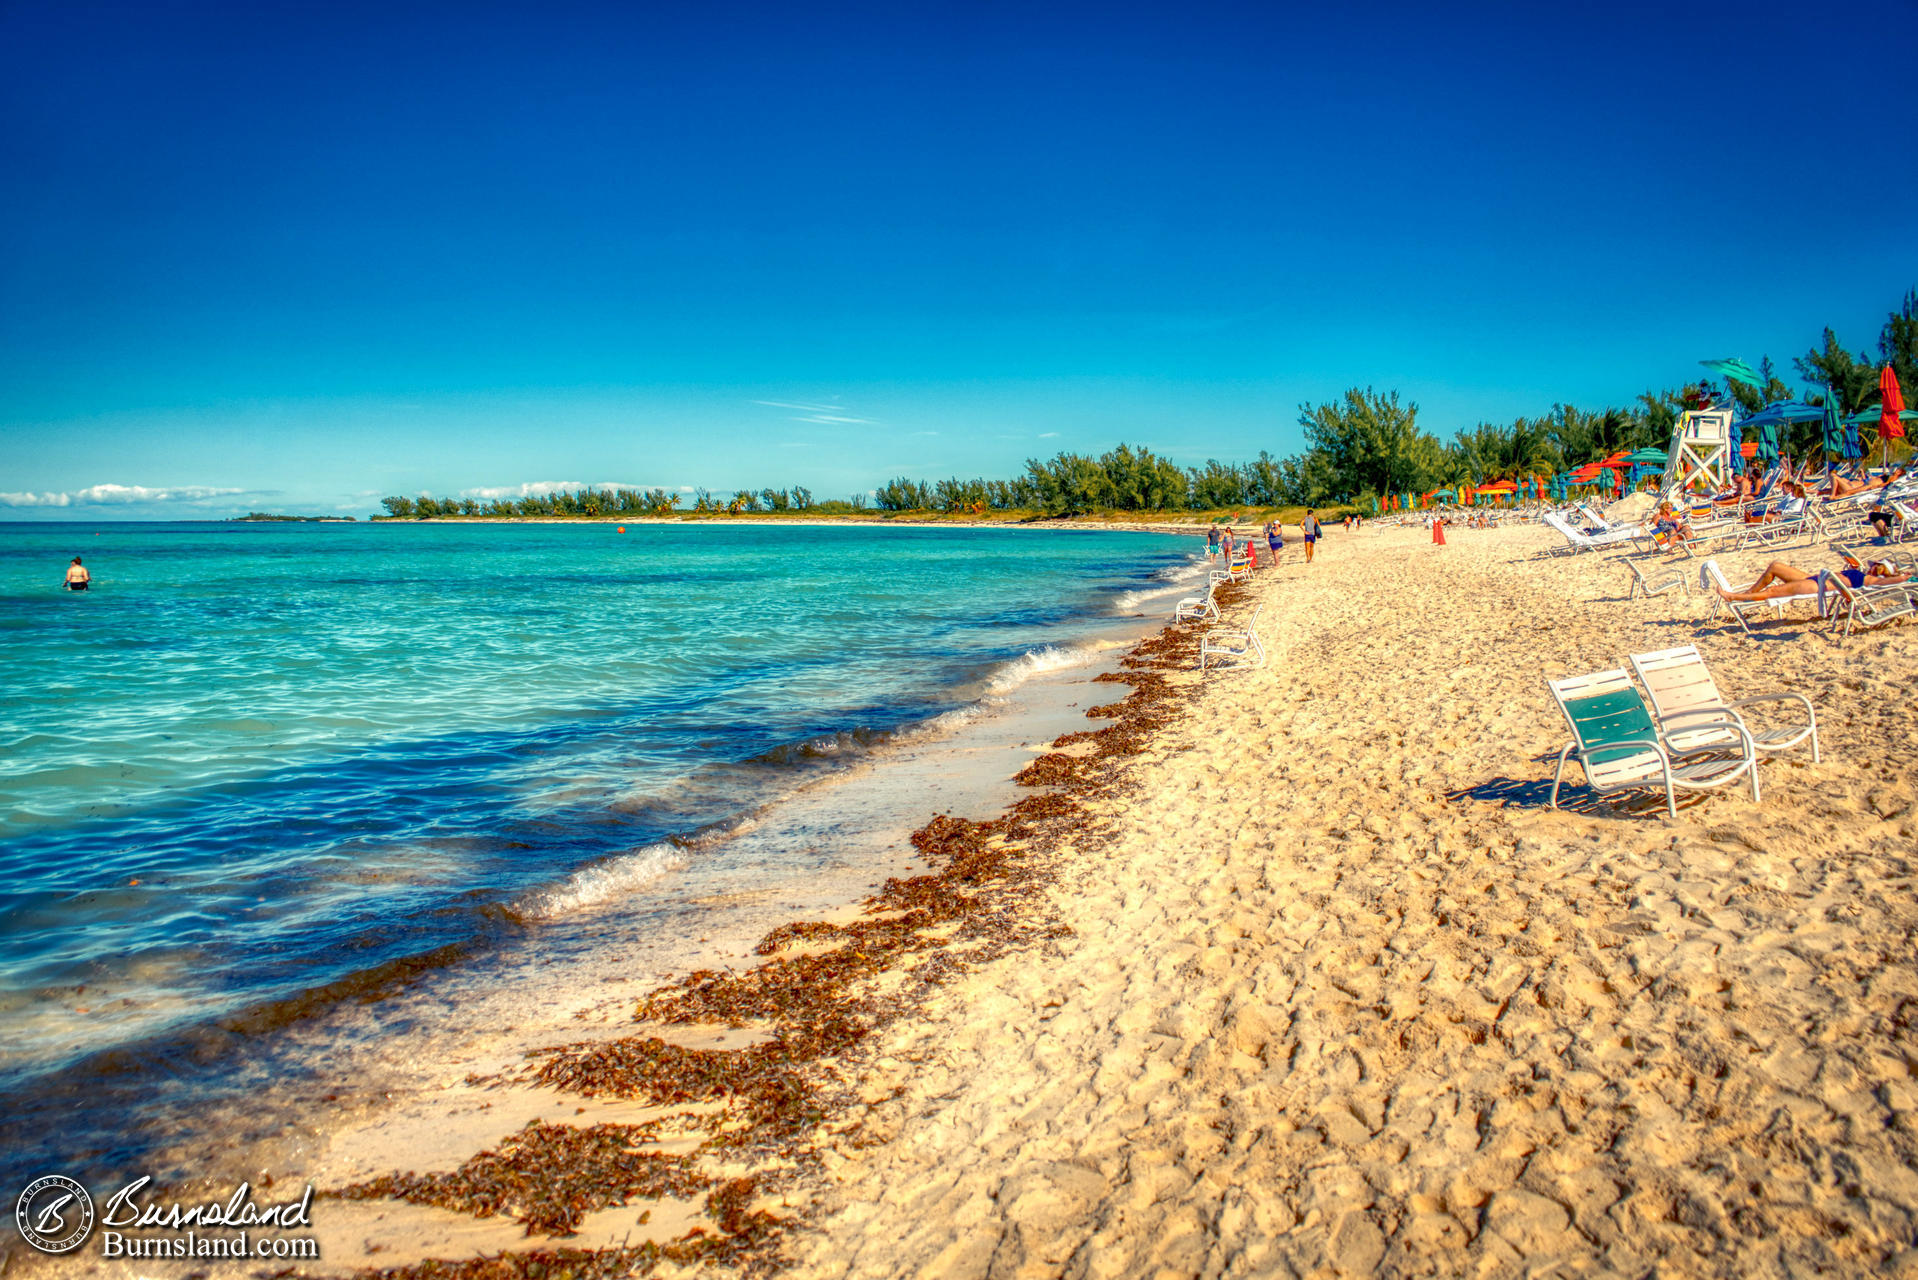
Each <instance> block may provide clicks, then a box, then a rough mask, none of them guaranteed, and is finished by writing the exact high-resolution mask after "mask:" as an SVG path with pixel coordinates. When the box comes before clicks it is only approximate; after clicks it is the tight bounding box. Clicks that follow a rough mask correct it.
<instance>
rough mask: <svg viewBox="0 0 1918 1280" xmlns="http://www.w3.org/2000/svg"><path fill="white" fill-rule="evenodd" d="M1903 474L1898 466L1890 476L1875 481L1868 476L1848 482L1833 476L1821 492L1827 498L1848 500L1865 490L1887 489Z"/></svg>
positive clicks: (1842, 477) (1840, 477)
mask: <svg viewBox="0 0 1918 1280" xmlns="http://www.w3.org/2000/svg"><path fill="white" fill-rule="evenodd" d="M1904 474H1905V469H1904V467H1902V466H1898V467H1893V468H1892V469H1891V474H1890V475H1886V476H1880V477H1879V478H1877V479H1876V480H1874V479H1872V478H1871V477H1869V476H1866V477H1865V478H1864V479H1862V480H1850V479H1847V478H1846V477H1844V476H1841V475H1833V476H1832V478H1831V483H1830V484H1829V485H1827V486H1826V487H1825V488H1824V489H1823V490H1821V492H1822V493H1824V495H1825V496H1826V497H1828V498H1849V497H1851V496H1852V495H1853V494H1855V493H1863V492H1865V491H1866V490H1867V489H1889V488H1891V486H1892V485H1894V484H1896V483H1898V481H1899V480H1900V479H1902V478H1903V476H1904Z"/></svg>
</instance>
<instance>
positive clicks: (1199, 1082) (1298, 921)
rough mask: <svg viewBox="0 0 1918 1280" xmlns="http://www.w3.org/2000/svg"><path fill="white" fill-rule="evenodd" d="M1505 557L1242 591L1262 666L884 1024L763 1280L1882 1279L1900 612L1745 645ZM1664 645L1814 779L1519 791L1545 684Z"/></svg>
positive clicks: (1910, 1188)
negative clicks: (1050, 945)
mask: <svg viewBox="0 0 1918 1280" xmlns="http://www.w3.org/2000/svg"><path fill="white" fill-rule="evenodd" d="M1545 544H1546V540H1545V538H1544V537H1543V536H1542V535H1541V534H1540V533H1539V532H1537V531H1528V530H1512V531H1495V532H1472V531H1462V530H1461V531H1453V533H1452V535H1451V545H1450V546H1448V547H1446V548H1443V549H1439V548H1433V547H1431V546H1429V545H1428V544H1427V542H1426V539H1425V536H1424V535H1423V534H1422V533H1418V532H1414V531H1409V530H1408V531H1387V532H1383V533H1381V534H1379V535H1377V536H1371V537H1367V536H1359V537H1341V536H1338V535H1334V536H1333V537H1332V538H1331V539H1330V540H1329V541H1328V544H1327V545H1326V547H1325V550H1324V553H1323V554H1322V555H1321V556H1320V558H1319V563H1318V564H1316V565H1314V566H1313V567H1312V568H1311V569H1310V570H1307V569H1306V568H1304V566H1302V565H1301V564H1299V563H1298V562H1297V560H1296V559H1292V560H1289V561H1288V563H1287V564H1286V565H1285V566H1284V567H1283V568H1281V569H1280V570H1279V571H1278V572H1276V573H1271V574H1267V575H1264V576H1263V577H1262V578H1261V579H1260V581H1259V583H1258V584H1257V585H1256V586H1255V587H1254V588H1253V589H1252V592H1251V596H1252V598H1253V599H1262V600H1264V601H1265V602H1266V604H1267V609H1266V616H1268V617H1272V619H1273V621H1272V625H1270V626H1269V628H1268V630H1267V633H1266V635H1267V644H1268V646H1269V648H1270V650H1271V654H1272V660H1271V662H1270V663H1269V665H1268V666H1267V667H1266V668H1265V669H1264V670H1262V671H1256V672H1248V673H1244V674H1239V675H1230V676H1219V677H1216V678H1214V679H1213V680H1212V682H1211V687H1210V688H1209V689H1208V690H1207V692H1206V693H1205V694H1204V695H1203V696H1201V697H1199V698H1198V699H1197V700H1196V701H1194V702H1193V703H1191V704H1190V708H1189V712H1188V714H1187V715H1186V716H1184V717H1183V718H1182V719H1181V720H1180V721H1179V722H1178V724H1177V726H1176V727H1175V728H1172V729H1169V730H1167V731H1166V732H1165V733H1164V734H1163V735H1162V736H1161V738H1160V740H1159V742H1158V743H1157V744H1155V747H1156V749H1155V750H1154V751H1153V752H1152V753H1150V754H1148V755H1146V756H1143V757H1140V758H1139V760H1138V761H1136V762H1135V763H1133V764H1131V765H1129V766H1127V767H1126V769H1125V772H1126V775H1127V779H1128V784H1129V790H1128V791H1127V794H1126V796H1125V800H1124V803H1122V804H1120V803H1115V804H1109V805H1105V806H1100V807H1099V810H1098V811H1099V816H1100V821H1101V831H1100V834H1101V836H1102V837H1103V838H1102V840H1100V841H1099V842H1097V846H1096V848H1088V849H1086V850H1083V851H1080V852H1078V853H1076V854H1075V855H1074V856H1072V857H1069V858H1067V859H1065V860H1064V863H1063V865H1062V866H1061V868H1060V878H1059V881H1058V884H1057V886H1056V889H1055V890H1054V893H1055V895H1056V905H1057V908H1058V910H1059V911H1060V912H1061V914H1063V915H1064V916H1066V918H1068V919H1069V920H1070V921H1071V922H1072V925H1073V928H1074V930H1075V935H1076V936H1074V937H1073V938H1071V939H1068V940H1064V941H1061V942H1059V943H1058V944H1057V946H1058V955H1057V956H1056V957H1054V958H1052V959H1049V960H1048V961H1046V962H1044V963H1035V962H1034V960H1033V959H1032V958H1028V957H1020V958H1017V959H1011V960H1007V961H1005V962H1002V963H1000V964H997V965H995V966H992V967H991V968H989V969H986V970H982V971H980V972H978V973H976V974H973V975H971V976H970V977H968V978H967V979H966V980H965V981H964V982H963V983H961V984H958V985H956V986H955V987H953V988H952V989H951V990H950V991H949V992H947V993H946V995H945V996H944V997H943V998H942V999H941V1000H940V1001H938V1002H936V1004H935V1010H934V1011H935V1014H936V1017H935V1019H934V1020H933V1021H931V1022H929V1023H916V1024H910V1025H907V1026H903V1027H901V1028H900V1029H899V1030H898V1031H897V1032H895V1033H894V1034H893V1035H892V1036H890V1037H889V1038H888V1043H887V1044H886V1046H885V1054H884V1058H885V1059H886V1060H887V1061H889V1062H891V1063H892V1064H895V1065H894V1066H893V1068H892V1073H891V1075H890V1076H888V1077H886V1078H887V1079H889V1080H891V1081H894V1082H895V1087H896V1088H897V1089H898V1091H899V1092H898V1093H897V1095H896V1096H895V1097H892V1098H890V1099H888V1100H886V1101H884V1102H881V1103H877V1104H875V1105H874V1106H873V1108H872V1110H871V1111H870V1113H869V1116H868V1119H867V1124H868V1125H869V1126H872V1127H873V1128H874V1129H876V1130H877V1131H880V1132H882V1133H883V1134H884V1135H885V1140H884V1141H882V1142H878V1143H876V1144H873V1145H866V1144H864V1143H861V1142H858V1141H850V1142H847V1143H845V1144H843V1146H842V1147H841V1148H840V1149H839V1150H837V1151H836V1152H835V1153H834V1154H835V1157H836V1158H834V1159H831V1160H830V1161H829V1163H830V1164H831V1166H832V1172H831V1185H830V1189H829V1190H828V1191H827V1192H826V1193H825V1194H824V1206H825V1208H824V1211H823V1212H822V1213H821V1214H820V1216H819V1217H818V1218H817V1220H816V1227H817V1229H816V1230H815V1231H813V1232H811V1233H809V1234H808V1235H807V1236H806V1237H805V1239H804V1242H803V1245H802V1246H801V1249H800V1253H801V1258H802V1262H801V1266H800V1268H799V1272H800V1274H805V1275H809V1276H842V1275H843V1276H878V1275H907V1274H922V1275H943V1276H987V1275H991V1276H1053V1275H1068V1276H1140V1275H1164V1276H1199V1275H1321V1274H1355V1275H1370V1274H1386V1275H1426V1274H1439V1275H1460V1274H1472V1275H1485V1274H1534V1275H1537V1274H1553V1275H1644V1274H1660V1275H1691V1274H1698V1275H1724V1276H1749V1275H1788V1274H1808V1273H1812V1272H1824V1271H1832V1272H1837V1273H1843V1274H1894V1273H1895V1274H1903V1273H1904V1272H1905V1271H1906V1270H1907V1269H1911V1268H1914V1267H1918V1253H1914V1252H1911V1251H1910V1247H1911V1245H1912V1242H1913V1231H1914V1213H1918V1173H1915V1172H1914V1169H1913V1160H1914V1156H1918V1147H1915V1146H1914V1141H1913V1132H1912V1112H1913V1107H1914V1106H1915V1105H1918V1086H1915V1085H1914V1081H1913V1080H1912V1061H1913V1059H1912V1046H1911V1040H1910V1032H1909V1029H1908V1020H1909V1012H1908V1011H1909V1008H1910V1007H1911V1006H1910V1002H1911V999H1912V997H1913V994H1914V990H1915V989H1918V972H1915V971H1914V966H1913V948H1912V941H1913V929H1914V926H1915V925H1918V910H1915V909H1914V905H1913V902H1912V899H1911V888H1912V879H1911V877H1912V872H1913V852H1914V848H1915V847H1918V846H1914V836H1915V835H1918V821H1915V815H1914V811H1913V798H1914V797H1913V788H1912V785H1911V783H1910V781H1909V771H1908V769H1907V768H1906V767H1905V764H1904V763H1903V762H1906V761H1908V760H1909V758H1910V753H1911V750H1912V748H1913V746H1914V745H1918V724H1915V723H1914V721H1913V718H1912V716H1911V713H1910V708H1909V701H1908V694H1907V692H1906V691H1905V689H1904V687H1903V686H1904V685H1905V684H1906V683H1907V682H1908V680H1909V675H1910V672H1911V670H1912V661H1913V657H1914V654H1918V630H1915V629H1911V628H1905V629H1902V630H1901V629H1897V628H1893V629H1892V630H1890V631H1888V632H1886V633H1883V634H1880V635H1876V636H1870V637H1860V638H1857V639H1854V640H1852V641H1850V642H1848V643H1846V644H1844V645H1843V646H1840V645H1836V644H1834V643H1832V642H1830V641H1829V640H1827V639H1826V638H1824V636H1823V634H1822V632H1821V633H1819V634H1811V633H1808V632H1807V631H1806V630H1805V629H1804V627H1803V626H1802V625H1792V624H1789V623H1787V624H1784V625H1778V624H1773V625H1770V626H1767V627H1765V628H1764V629H1763V631H1764V634H1763V636H1762V638H1761V639H1759V640H1756V641H1747V640H1744V639H1742V638H1741V637H1740V636H1739V634H1738V633H1737V631H1736V630H1735V629H1733V628H1731V627H1730V625H1729V623H1724V622H1721V623H1720V624H1717V625H1714V626H1708V627H1703V628H1701V627H1700V625H1699V624H1698V621H1697V620H1698V619H1700V618H1701V617H1702V616H1703V615H1704V614H1705V612H1706V609H1707V606H1706V605H1705V603H1704V602H1703V601H1702V600H1701V599H1700V597H1698V596H1697V595H1696V594H1694V595H1693V596H1692V597H1690V599H1689V600H1685V599H1682V598H1681V599H1679V600H1678V601H1677V603H1676V604H1674V603H1673V597H1663V598H1660V599H1656V600H1649V601H1648V600H1644V599H1640V600H1638V601H1632V602H1627V601H1625V600H1624V595H1625V589H1626V585H1627V579H1626V570H1625V568H1624V567H1623V565H1621V564H1618V563H1616V562H1615V561H1613V560H1610V559H1606V558H1599V557H1596V556H1586V557H1579V558H1577V559H1551V560H1539V559H1536V558H1534V556H1535V553H1536V552H1537V551H1538V550H1539V549H1540V548H1542V547H1543V546H1544V545H1545ZM1799 554H1800V556H1801V558H1802V557H1803V556H1808V555H1812V554H1813V553H1811V552H1801V553H1799ZM1762 559H1764V557H1763V556H1760V555H1757V554H1755V553H1754V554H1751V555H1747V556H1742V557H1739V558H1738V559H1737V561H1736V562H1735V563H1734V564H1733V565H1730V566H1728V568H1731V569H1732V570H1733V573H1734V577H1735V576H1736V572H1737V571H1738V570H1742V569H1753V570H1755V568H1756V567H1757V565H1758V563H1759V562H1760V561H1762ZM1747 562H1749V563H1747ZM1244 609H1245V605H1244V604H1241V605H1239V606H1237V608H1236V610H1235V612H1240V613H1242V612H1243V611H1244ZM1275 614H1276V617H1274V616H1273V615H1275ZM1694 637H1696V638H1697V640H1698V643H1699V644H1700V647H1701V648H1702V649H1703V650H1704V652H1705V654H1706V656H1707V659H1708V661H1709V662H1710V663H1711V664H1712V666H1713V668H1714V670H1715V672H1716V673H1717V675H1718V679H1719V682H1720V685H1721V687H1722V688H1724V689H1725V690H1727V691H1728V693H1730V694H1731V696H1743V695H1745V694H1750V693H1757V692H1761V691H1767V690H1772V689H1777V688H1780V687H1789V688H1795V689H1799V690H1802V691H1804V692H1806V693H1807V694H1809V695H1810V696H1811V698H1812V700H1813V701H1814V703H1815V704H1816V705H1817V708H1818V714H1819V718H1820V724H1821V731H1822V734H1823V740H1824V744H1825V746H1824V751H1825V759H1824V763H1822V764H1819V765H1812V764H1810V763H1809V761H1808V758H1796V759H1792V760H1791V761H1790V762H1785V761H1782V760H1779V761H1771V762H1768V763H1766V764H1765V765H1764V766H1763V768H1764V786H1765V797H1764V800H1763V802H1762V803H1760V804H1756V805H1754V804H1753V803H1751V801H1750V799H1749V794H1748V793H1744V792H1732V793H1714V794H1712V795H1710V796H1709V797H1707V798H1705V799H1703V800H1701V801H1699V802H1697V803H1696V804H1694V805H1692V806H1691V807H1687V808H1681V810H1680V814H1679V817H1678V818H1677V819H1676V820H1670V819H1667V818H1666V817H1665V816H1664V814H1663V811H1662V808H1661V807H1659V806H1657V805H1653V804H1649V803H1646V804H1640V803H1636V802H1633V801H1630V800H1626V801H1624V802H1622V803H1621V805H1620V806H1619V807H1618V808H1613V807H1611V806H1607V805H1601V804H1594V803H1592V802H1591V801H1590V799H1589V797H1588V795H1587V793H1584V792H1582V790H1580V789H1578V788H1576V787H1574V788H1573V790H1572V794H1571V797H1570V803H1569V804H1568V806H1567V809H1566V810H1564V811H1559V812H1552V811H1550V810H1548V809H1547V808H1546V807H1545V797H1546V792H1547V789H1548V786H1549V781H1550V777H1551V771H1552V759H1553V757H1554V756H1555V754H1556V750H1557V748H1558V747H1559V746H1560V745H1561V744H1562V742H1563V739H1564V730H1563V727H1562V724H1561V722H1560V720H1559V716H1558V713H1557V711H1556V709H1555V708H1554V707H1553V705H1552V703H1551V702H1550V701H1549V699H1548V697H1547V695H1546V691H1545V689H1544V686H1543V678H1544V677H1547V676H1553V675H1560V674H1569V673H1575V672H1583V671H1587V670H1593V669H1598V668H1602V667H1610V666H1614V665H1618V664H1620V663H1621V662H1622V660H1623V658H1624V657H1625V655H1626V654H1628V653H1631V652H1636V651H1644V650H1650V649H1656V648H1663V647H1668V646H1670V645H1673V644H1678V643H1684V642H1686V641H1689V640H1692V639H1694Z"/></svg>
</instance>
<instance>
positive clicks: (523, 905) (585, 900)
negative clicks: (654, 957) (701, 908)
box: [514, 841, 686, 920]
mask: <svg viewBox="0 0 1918 1280" xmlns="http://www.w3.org/2000/svg"><path fill="white" fill-rule="evenodd" d="M685 866H686V855H685V852H684V851H683V850H682V849H681V848H680V847H679V846H678V845H676V844H673V843H671V842H670V841H661V842H660V843H658V844H649V845H647V846H646V847H645V848H643V849H638V850H635V851H634V852H632V853H623V854H620V855H619V856H617V857H614V858H607V859H605V860H603V861H600V862H595V863H593V864H592V865H590V866H585V867H581V868H580V869H579V870H578V871H575V872H574V873H573V874H572V875H570V876H568V877H567V878H566V879H565V880H564V881H563V882H562V883H560V884H558V885H555V886H554V887H553V888H551V889H542V890H539V891H537V892H534V893H530V894H527V895H526V896H525V897H523V898H521V899H520V900H519V902H517V903H515V904H514V912H515V914H517V915H518V916H520V917H521V918H522V919H525V920H552V919H556V918H557V917H559V916H563V915H565V914H567V913H568V912H571V911H578V910H579V909H580V908H582V907H591V906H597V905H598V904H600V903H602V902H605V901H607V900H609V899H612V898H616V897H619V896H620V895H622V894H627V893H632V892H633V891H634V890H636V889H644V888H645V887H646V886H647V885H650V884H654V883H656V882H657V881H659V880H662V879H664V878H665V877H667V876H669V875H671V874H672V873H673V872H675V871H680V870H683V869H684V868H685Z"/></svg>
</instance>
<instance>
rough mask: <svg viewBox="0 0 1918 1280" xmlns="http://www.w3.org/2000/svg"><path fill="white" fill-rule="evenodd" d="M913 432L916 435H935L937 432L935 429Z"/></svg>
mask: <svg viewBox="0 0 1918 1280" xmlns="http://www.w3.org/2000/svg"><path fill="white" fill-rule="evenodd" d="M913 434H914V435H916V436H936V435H938V434H939V433H938V432H937V431H915V432H913Z"/></svg>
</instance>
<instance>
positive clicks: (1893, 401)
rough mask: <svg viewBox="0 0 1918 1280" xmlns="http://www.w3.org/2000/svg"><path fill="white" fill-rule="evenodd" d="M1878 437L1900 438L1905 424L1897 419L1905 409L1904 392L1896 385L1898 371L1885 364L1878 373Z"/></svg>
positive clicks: (1886, 438)
mask: <svg viewBox="0 0 1918 1280" xmlns="http://www.w3.org/2000/svg"><path fill="white" fill-rule="evenodd" d="M1878 394H1879V396H1880V397H1881V399H1880V403H1879V405H1878V438H1879V439H1881V440H1902V439H1903V438H1904V435H1905V424H1904V423H1902V422H1900V421H1898V415H1899V414H1901V413H1903V412H1904V411H1905V394H1904V392H1903V391H1902V390H1901V389H1900V388H1899V386H1898V371H1897V370H1896V369H1894V368H1892V367H1891V366H1890V365H1886V366H1885V369H1884V372H1883V373H1880V374H1879V375H1878Z"/></svg>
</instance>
